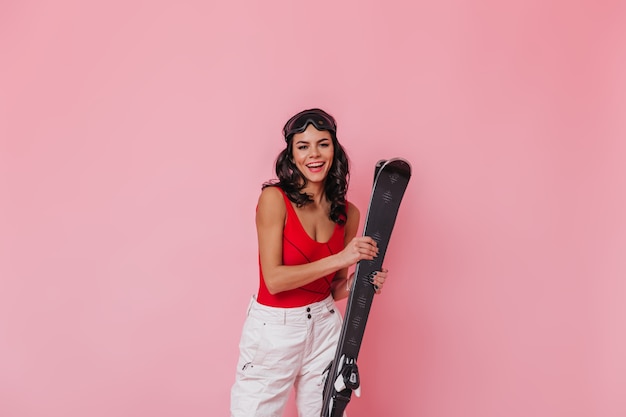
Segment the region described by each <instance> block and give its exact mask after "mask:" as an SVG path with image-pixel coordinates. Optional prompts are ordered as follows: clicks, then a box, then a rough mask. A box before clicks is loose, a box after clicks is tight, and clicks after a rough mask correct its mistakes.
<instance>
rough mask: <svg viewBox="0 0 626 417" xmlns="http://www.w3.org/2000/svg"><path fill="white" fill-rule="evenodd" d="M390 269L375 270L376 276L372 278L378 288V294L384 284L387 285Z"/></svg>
mask: <svg viewBox="0 0 626 417" xmlns="http://www.w3.org/2000/svg"><path fill="white" fill-rule="evenodd" d="M388 272H389V270H387V269H385V268H382V269H381V270H380V271H376V272H374V277H373V278H372V284H373V285H374V288H376V294H380V293H381V291H382V289H383V285H385V281H386V280H387V273H388Z"/></svg>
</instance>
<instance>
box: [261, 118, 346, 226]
mask: <svg viewBox="0 0 626 417" xmlns="http://www.w3.org/2000/svg"><path fill="white" fill-rule="evenodd" d="M316 110H319V109H316ZM320 111H323V110H320ZM324 113H325V112H324ZM327 131H328V133H330V136H331V138H332V141H333V150H334V152H333V153H334V155H333V162H332V165H331V167H330V170H329V171H328V175H327V177H326V180H325V181H324V194H325V195H326V199H327V200H328V201H330V215H329V218H330V219H331V220H332V221H333V222H335V223H337V224H340V225H343V224H345V223H346V220H347V217H348V216H347V207H346V192H347V191H348V183H349V181H350V163H349V160H348V155H347V154H346V151H345V150H344V148H343V146H341V144H340V143H339V141H338V140H337V135H336V133H335V132H333V131H332V130H327ZM293 136H294V135H293V134H292V135H289V136H287V137H285V140H286V142H287V146H286V147H285V149H283V150H282V151H281V152H280V153H279V154H278V157H277V158H276V176H277V177H278V180H270V181H267V182H265V183H264V184H263V187H262V188H263V189H264V188H266V187H280V188H281V189H282V190H283V191H284V192H285V194H286V195H287V197H288V198H289V200H291V201H292V202H293V203H295V204H296V206H297V207H303V206H305V205H307V204H309V203H312V202H313V200H312V199H311V196H309V195H308V194H307V193H305V192H303V191H302V190H303V189H304V188H305V187H306V185H307V179H306V177H305V176H304V175H303V174H302V173H301V172H300V170H299V169H298V168H297V167H296V165H295V164H294V162H293V159H292V152H293V140H292V139H293Z"/></svg>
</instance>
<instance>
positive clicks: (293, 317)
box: [248, 295, 336, 323]
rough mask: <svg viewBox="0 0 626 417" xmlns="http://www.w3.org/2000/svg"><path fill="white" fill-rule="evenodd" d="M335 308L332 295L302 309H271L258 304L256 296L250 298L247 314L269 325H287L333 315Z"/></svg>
mask: <svg viewBox="0 0 626 417" xmlns="http://www.w3.org/2000/svg"><path fill="white" fill-rule="evenodd" d="M335 312H336V306H335V301H334V300H333V297H332V295H329V296H328V297H327V298H326V299H324V300H322V301H318V302H316V303H312V304H309V305H306V306H302V307H290V308H283V307H271V306H266V305H263V304H261V303H259V302H258V301H257V300H256V296H253V297H252V300H251V301H250V306H249V308H248V314H250V315H253V316H255V317H258V318H260V319H263V320H264V321H268V322H270V323H287V322H294V321H303V320H310V319H312V318H314V317H317V316H320V315H321V314H324V313H335Z"/></svg>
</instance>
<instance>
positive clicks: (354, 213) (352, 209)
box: [346, 201, 361, 223]
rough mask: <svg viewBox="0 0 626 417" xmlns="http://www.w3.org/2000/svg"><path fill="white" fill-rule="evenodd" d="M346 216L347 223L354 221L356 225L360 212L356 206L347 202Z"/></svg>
mask: <svg viewBox="0 0 626 417" xmlns="http://www.w3.org/2000/svg"><path fill="white" fill-rule="evenodd" d="M346 215H347V216H348V222H352V221H356V222H357V223H359V217H360V216H361V212H360V211H359V209H358V208H357V206H355V205H354V204H352V203H351V202H349V201H348V208H347V210H346Z"/></svg>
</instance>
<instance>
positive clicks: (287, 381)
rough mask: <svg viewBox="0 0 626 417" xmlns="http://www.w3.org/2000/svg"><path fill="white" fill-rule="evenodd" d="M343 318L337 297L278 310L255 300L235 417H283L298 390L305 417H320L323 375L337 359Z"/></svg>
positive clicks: (235, 393)
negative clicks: (292, 392)
mask: <svg viewBox="0 0 626 417" xmlns="http://www.w3.org/2000/svg"><path fill="white" fill-rule="evenodd" d="M340 332H341V315H340V313H339V311H338V310H337V308H336V307H335V303H334V301H333V299H332V296H329V297H328V298H327V299H326V300H324V301H320V302H317V303H314V304H311V305H309V306H304V307H296V308H276V307H267V306H264V305H262V304H259V303H258V302H257V301H256V300H255V299H254V297H253V299H252V301H251V302H250V306H249V308H248V316H247V318H246V321H245V323H244V327H243V332H242V335H241V342H240V343H239V361H238V363H237V375H236V380H235V384H234V385H233V388H232V390H231V402H230V415H231V417H281V416H282V413H283V410H284V408H285V404H286V403H287V400H288V399H289V394H290V391H291V388H292V387H295V390H296V405H297V407H298V416H299V417H319V416H320V413H321V411H322V396H323V390H324V381H323V372H324V370H325V369H326V367H327V366H328V364H329V363H330V362H331V361H332V360H333V358H334V356H335V350H336V348H337V342H338V340H339V333H340Z"/></svg>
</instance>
